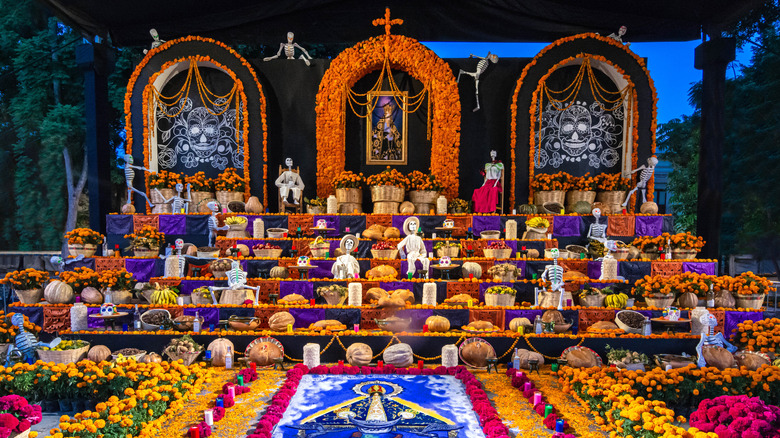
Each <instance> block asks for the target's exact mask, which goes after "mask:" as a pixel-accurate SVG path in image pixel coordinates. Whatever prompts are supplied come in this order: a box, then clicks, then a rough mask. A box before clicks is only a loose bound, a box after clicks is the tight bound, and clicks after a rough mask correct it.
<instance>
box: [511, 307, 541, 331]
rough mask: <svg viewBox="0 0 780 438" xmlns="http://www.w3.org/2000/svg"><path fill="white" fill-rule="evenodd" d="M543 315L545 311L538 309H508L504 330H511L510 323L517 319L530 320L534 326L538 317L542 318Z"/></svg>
mask: <svg viewBox="0 0 780 438" xmlns="http://www.w3.org/2000/svg"><path fill="white" fill-rule="evenodd" d="M543 313H544V310H538V309H519V310H517V309H507V310H505V311H504V330H507V329H509V323H510V322H512V320H513V319H515V318H528V320H529V321H531V324H532V325H533V323H534V320H535V319H536V315H539V317H541V316H542V314H543ZM531 330H532V331H533V327H531Z"/></svg>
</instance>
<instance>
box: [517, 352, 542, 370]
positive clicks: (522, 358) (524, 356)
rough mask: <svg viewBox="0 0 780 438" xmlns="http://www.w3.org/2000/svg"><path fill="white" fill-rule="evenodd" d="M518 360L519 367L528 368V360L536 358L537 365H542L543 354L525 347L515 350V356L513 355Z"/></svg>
mask: <svg viewBox="0 0 780 438" xmlns="http://www.w3.org/2000/svg"><path fill="white" fill-rule="evenodd" d="M515 357H516V358H517V359H518V361H519V362H520V363H519V365H520V368H525V369H529V368H530V366H529V365H528V361H529V360H533V359H536V360H537V361H538V362H537V363H538V364H539V365H544V356H542V355H541V354H539V353H537V352H535V351H528V350H526V349H523V348H521V349H519V350H517V356H515Z"/></svg>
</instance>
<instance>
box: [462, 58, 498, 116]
mask: <svg viewBox="0 0 780 438" xmlns="http://www.w3.org/2000/svg"><path fill="white" fill-rule="evenodd" d="M469 58H477V59H479V62H478V63H477V71H475V72H468V71H466V70H463V69H460V71H458V80H457V82H458V83H460V75H464V74H465V75H469V76H471V77H472V78H474V95H475V96H476V99H477V106H476V108H474V110H473V111H474V112H477V111H479V77H480V76H481V75H482V73H485V70H487V69H488V67H489V66H490V63H491V62H492V63H493V64H495V63H497V62H498V55H495V54H492V53H490V52H488V54H487V56H485V57H484V58H483V57H481V56H474V54H470V55H469Z"/></svg>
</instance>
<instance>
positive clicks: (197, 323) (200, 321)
mask: <svg viewBox="0 0 780 438" xmlns="http://www.w3.org/2000/svg"><path fill="white" fill-rule="evenodd" d="M202 325H203V318H201V317H200V311H199V310H196V311H195V319H194V320H193V321H192V331H194V332H195V333H200V328H201V326H202Z"/></svg>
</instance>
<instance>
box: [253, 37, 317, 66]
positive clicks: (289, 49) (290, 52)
mask: <svg viewBox="0 0 780 438" xmlns="http://www.w3.org/2000/svg"><path fill="white" fill-rule="evenodd" d="M294 38H295V34H294V33H292V32H287V42H286V43H280V44H279V51H278V52H276V55H274V56H267V57H265V58H263V61H270V60H272V59H276V58H278V57H279V56H280V55H281V54H282V51H284V56H286V57H287V59H295V49H298V50H300V51H301V52H303V55H301V56H299V57H298V58H299V59H303V62H305V63H306V65H307V66H308V65H311V63H310V62H309V59H311V56H310V55H309V52H307V51H306V49H304V48H303V47H301V46H299V45H298V43H294V42H293V39H294Z"/></svg>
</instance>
